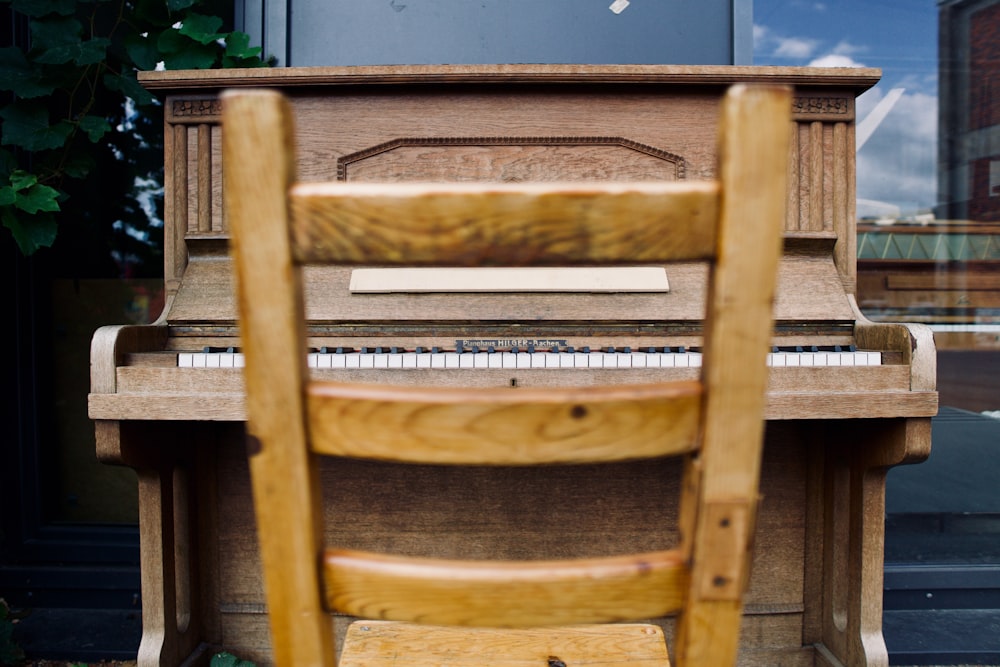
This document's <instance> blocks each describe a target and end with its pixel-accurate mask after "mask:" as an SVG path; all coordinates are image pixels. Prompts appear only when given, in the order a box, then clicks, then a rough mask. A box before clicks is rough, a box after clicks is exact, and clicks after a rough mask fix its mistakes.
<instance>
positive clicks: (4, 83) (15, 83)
mask: <svg viewBox="0 0 1000 667" xmlns="http://www.w3.org/2000/svg"><path fill="white" fill-rule="evenodd" d="M55 89H56V87H55V86H53V85H52V84H50V83H47V82H46V81H45V80H44V78H43V76H42V74H41V72H40V71H39V70H38V69H37V68H34V67H32V66H31V63H29V62H28V59H27V58H25V57H24V52H23V51H22V50H21V49H19V48H17V47H15V46H12V47H9V48H6V49H0V90H9V91H11V92H13V93H14V94H15V95H17V96H18V97H23V98H32V97H43V96H45V95H51V94H52V92H53V91H54V90H55Z"/></svg>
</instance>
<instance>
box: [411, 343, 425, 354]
mask: <svg viewBox="0 0 1000 667" xmlns="http://www.w3.org/2000/svg"><path fill="white" fill-rule="evenodd" d="M413 351H414V352H416V353H417V354H423V353H424V348H423V346H422V345H417V347H416V348H415V349H414V350H413Z"/></svg>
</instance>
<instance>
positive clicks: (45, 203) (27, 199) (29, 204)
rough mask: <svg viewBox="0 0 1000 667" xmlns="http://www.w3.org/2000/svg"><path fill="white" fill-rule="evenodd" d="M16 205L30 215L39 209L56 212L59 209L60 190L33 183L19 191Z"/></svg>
mask: <svg viewBox="0 0 1000 667" xmlns="http://www.w3.org/2000/svg"><path fill="white" fill-rule="evenodd" d="M14 205H15V206H17V207H18V208H19V209H21V210H22V211H24V212H25V213H28V214H30V215H34V214H35V213H38V212H39V211H44V212H47V213H55V212H56V211H58V210H59V191H58V190H56V189H55V188H50V187H49V186H47V185H41V184H37V185H32V186H31V187H30V188H27V189H26V190H21V191H20V192H18V193H17V201H16V202H14Z"/></svg>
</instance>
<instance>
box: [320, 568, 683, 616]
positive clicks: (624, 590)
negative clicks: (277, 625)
mask: <svg viewBox="0 0 1000 667" xmlns="http://www.w3.org/2000/svg"><path fill="white" fill-rule="evenodd" d="M323 572H324V581H325V584H326V601H327V605H328V606H329V607H330V608H331V609H334V610H338V611H342V612H345V613H348V614H352V615H355V616H360V617H366V618H379V619H385V620H398V621H409V622H415V623H424V624H428V625H457V626H477V627H538V626H547V625H563V624H567V623H602V622H612V621H622V620H635V619H642V618H655V617H658V616H663V615H665V614H667V613H670V612H672V611H676V610H677V609H678V608H679V607H680V606H681V605H682V604H683V599H684V598H683V596H684V590H685V588H686V586H687V583H688V576H687V566H686V565H685V562H684V558H683V557H682V555H681V554H680V552H678V551H661V552H655V553H646V554H634V555H629V556H618V557H608V558H592V559H575V560H570V561H532V562H525V563H517V562H511V561H452V560H434V559H418V558H407V557H402V556H389V555H385V554H371V553H363V552H352V551H343V550H329V551H327V552H326V554H325V555H324V558H323Z"/></svg>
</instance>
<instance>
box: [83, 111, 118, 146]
mask: <svg viewBox="0 0 1000 667" xmlns="http://www.w3.org/2000/svg"><path fill="white" fill-rule="evenodd" d="M77 125H78V126H79V128H80V129H81V130H83V131H84V132H86V133H87V138H88V139H90V141H91V143H95V144H96V143H97V142H98V141H100V139H101V137H103V136H104V135H105V134H107V133H108V132H110V131H111V124H110V123H108V119H107V118H101V117H100V116H83V117H82V118H80V120H78V121H77Z"/></svg>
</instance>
